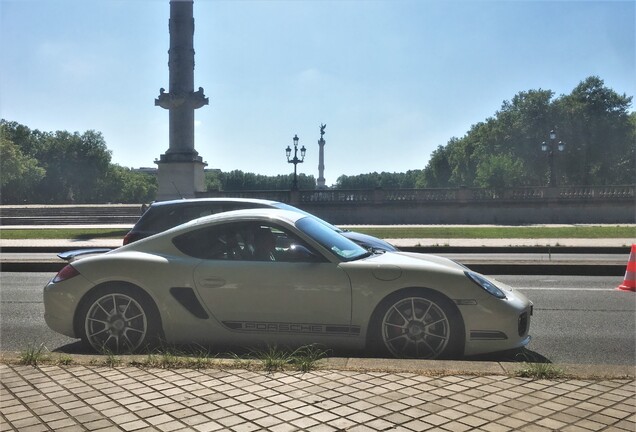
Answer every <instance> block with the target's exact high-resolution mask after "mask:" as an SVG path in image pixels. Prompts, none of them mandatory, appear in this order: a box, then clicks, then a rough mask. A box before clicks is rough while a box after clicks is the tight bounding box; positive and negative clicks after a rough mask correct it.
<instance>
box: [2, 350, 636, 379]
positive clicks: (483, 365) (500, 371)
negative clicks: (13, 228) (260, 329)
mask: <svg viewBox="0 0 636 432" xmlns="http://www.w3.org/2000/svg"><path fill="white" fill-rule="evenodd" d="M46 356H47V357H48V359H46V360H42V361H40V362H39V363H38V364H36V365H35V366H36V367H37V366H39V365H41V366H47V367H50V366H59V367H72V366H96V367H97V366H99V367H104V366H108V367H117V368H124V367H130V368H139V369H144V368H162V369H235V370H236V369H239V370H240V369H245V370H264V367H263V365H262V362H261V361H260V360H251V359H220V358H211V359H209V362H208V363H203V362H199V361H196V362H194V361H193V362H192V363H193V364H196V365H197V367H194V366H190V367H188V366H187V365H186V366H184V364H187V362H185V361H184V362H183V363H178V362H177V360H178V359H194V360H198V357H187V356H184V357H180V356H170V359H169V360H168V362H172V364H174V365H176V366H170V365H166V364H162V363H161V361H162V355H161V354H156V355H154V358H153V355H151V354H145V355H122V356H104V355H96V354H65V353H57V352H56V353H49V354H47V355H46ZM0 363H4V364H25V363H24V362H23V361H22V354H21V353H18V352H6V353H0ZM157 364H159V366H158V365H157ZM532 365H537V366H548V365H549V366H548V367H549V368H550V369H551V370H552V371H554V372H555V373H554V377H553V378H552V380H556V381H558V380H566V379H590V380H607V379H612V380H614V379H634V378H635V377H636V367H635V366H633V365H583V364H552V363H525V362H487V361H467V360H412V359H376V358H358V357H329V358H325V359H321V360H319V361H317V362H316V366H317V369H319V370H341V371H357V372H386V373H412V374H416V375H426V376H455V375H462V376H489V375H502V376H520V377H521V371H522V370H523V369H528V368H529V367H531V366H532ZM290 370H293V369H290ZM530 378H531V377H530ZM536 379H541V377H538V378H536Z"/></svg>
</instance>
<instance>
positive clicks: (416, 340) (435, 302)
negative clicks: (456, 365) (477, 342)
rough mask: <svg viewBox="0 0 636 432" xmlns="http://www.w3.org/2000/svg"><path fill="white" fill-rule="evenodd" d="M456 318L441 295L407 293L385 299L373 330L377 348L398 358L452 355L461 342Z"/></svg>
mask: <svg viewBox="0 0 636 432" xmlns="http://www.w3.org/2000/svg"><path fill="white" fill-rule="evenodd" d="M458 315H459V314H458V313H457V312H456V310H455V308H453V307H452V305H449V301H447V300H446V299H443V298H442V297H441V296H434V295H426V294H415V293H410V294H406V295H402V296H399V297H396V298H393V299H387V301H386V302H385V306H384V309H382V312H381V315H380V320H379V328H377V327H376V332H377V333H379V334H378V336H379V337H378V339H379V341H378V342H379V343H380V348H381V349H382V350H384V351H388V352H389V353H390V354H391V355H393V356H395V357H400V358H418V359H436V358H444V357H449V356H455V355H457V353H458V348H459V347H458V345H459V343H460V339H461V336H460V323H461V318H458ZM376 337H377V336H376Z"/></svg>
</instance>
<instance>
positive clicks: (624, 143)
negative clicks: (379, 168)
mask: <svg viewBox="0 0 636 432" xmlns="http://www.w3.org/2000/svg"><path fill="white" fill-rule="evenodd" d="M553 96H554V93H553V92H552V91H549V90H542V89H539V90H529V91H522V92H520V93H518V94H517V95H515V96H514V97H513V98H512V99H511V100H510V101H504V102H503V104H502V107H501V109H500V110H499V111H497V112H496V113H495V116H494V117H491V118H488V119H486V120H485V121H484V122H480V123H477V124H476V125H473V126H472V127H471V129H470V130H469V131H468V133H467V134H466V135H465V136H463V137H462V138H451V140H449V142H448V143H447V145H446V146H445V147H438V149H437V150H436V151H435V152H433V154H432V156H431V159H430V160H429V162H428V164H427V166H426V168H425V169H424V173H423V175H422V176H421V177H420V181H419V182H418V184H419V185H424V186H426V187H446V186H462V185H465V186H474V187H501V185H502V184H504V185H508V186H526V185H545V184H546V177H547V169H548V163H547V160H546V153H542V152H541V151H540V146H541V143H542V142H543V141H548V140H549V132H550V131H551V130H553V129H554V130H555V132H556V133H557V139H558V140H559V141H563V142H565V152H564V153H563V154H556V155H555V159H554V163H555V166H556V172H557V174H558V183H559V184H580V185H588V184H594V185H599V184H622V183H634V178H636V172H635V170H636V164H635V163H634V157H635V156H634V152H635V150H634V147H635V145H634V136H635V135H636V132H635V130H636V125H635V123H634V121H633V114H632V115H630V114H629V113H628V109H629V107H630V105H631V102H632V98H631V97H627V96H626V95H624V94H623V95H619V94H618V93H616V92H615V91H613V90H611V89H609V88H607V87H605V85H604V83H603V81H602V80H601V79H600V78H598V77H589V78H587V79H586V80H584V81H582V82H581V83H580V84H579V85H578V86H577V87H576V88H574V90H573V91H572V93H571V94H569V95H562V96H560V97H559V98H557V99H553ZM557 153H558V152H557ZM491 165H492V166H491Z"/></svg>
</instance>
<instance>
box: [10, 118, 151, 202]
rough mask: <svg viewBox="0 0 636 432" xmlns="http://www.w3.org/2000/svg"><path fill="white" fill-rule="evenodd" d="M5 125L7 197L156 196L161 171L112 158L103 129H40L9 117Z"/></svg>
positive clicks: (102, 198) (50, 199)
mask: <svg viewBox="0 0 636 432" xmlns="http://www.w3.org/2000/svg"><path fill="white" fill-rule="evenodd" d="M0 131H1V133H0V151H1V153H0V163H1V165H0V169H1V171H0V172H1V173H2V177H1V179H2V181H1V187H2V202H3V203H11V204H17V203H19V204H22V203H56V204H57V203H73V202H75V203H104V202H122V203H139V202H150V201H152V200H154V197H155V196H156V193H157V180H156V177H155V176H153V175H150V174H145V173H139V172H134V171H132V170H130V169H128V168H123V167H120V166H118V165H114V164H111V152H110V150H108V148H107V147H106V142H105V141H104V138H103V136H102V134H101V133H99V132H95V131H87V132H84V133H82V134H80V133H79V132H75V133H69V132H66V131H57V132H40V131H38V130H31V129H29V128H28V127H26V126H23V125H21V124H18V123H17V122H9V121H6V120H0Z"/></svg>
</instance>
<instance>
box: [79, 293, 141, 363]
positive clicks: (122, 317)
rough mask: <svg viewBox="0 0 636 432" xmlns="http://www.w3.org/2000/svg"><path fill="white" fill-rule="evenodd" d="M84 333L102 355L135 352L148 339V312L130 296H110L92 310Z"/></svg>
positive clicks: (92, 307)
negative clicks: (103, 353)
mask: <svg viewBox="0 0 636 432" xmlns="http://www.w3.org/2000/svg"><path fill="white" fill-rule="evenodd" d="M85 332H86V338H87V340H88V342H89V343H90V344H91V345H92V346H93V348H95V350H97V351H99V352H105V353H113V354H117V353H128V352H134V351H135V350H136V349H137V348H139V347H140V346H141V344H142V343H143V342H144V340H145V339H146V334H147V332H148V320H147V317H146V312H145V311H144V308H143V307H142V306H141V304H139V302H137V300H135V299H134V298H133V297H131V296H128V295H125V294H121V293H111V294H107V295H105V296H103V297H100V298H99V299H97V300H96V301H95V302H94V303H93V304H92V305H91V307H90V308H89V310H88V313H87V314H86V319H85Z"/></svg>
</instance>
